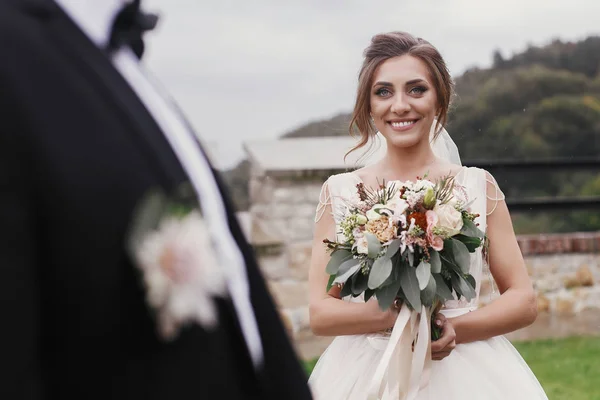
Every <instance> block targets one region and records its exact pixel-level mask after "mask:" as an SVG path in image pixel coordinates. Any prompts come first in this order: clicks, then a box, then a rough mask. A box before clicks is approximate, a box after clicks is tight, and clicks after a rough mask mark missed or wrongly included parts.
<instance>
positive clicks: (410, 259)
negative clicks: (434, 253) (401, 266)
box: [406, 250, 415, 267]
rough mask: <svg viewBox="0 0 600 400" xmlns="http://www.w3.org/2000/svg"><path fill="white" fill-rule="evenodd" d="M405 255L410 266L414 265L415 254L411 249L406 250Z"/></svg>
mask: <svg viewBox="0 0 600 400" xmlns="http://www.w3.org/2000/svg"><path fill="white" fill-rule="evenodd" d="M406 253H407V254H406V256H407V257H408V263H409V264H410V266H411V267H412V266H414V265H415V255H414V253H413V252H412V251H410V250H407V252H406Z"/></svg>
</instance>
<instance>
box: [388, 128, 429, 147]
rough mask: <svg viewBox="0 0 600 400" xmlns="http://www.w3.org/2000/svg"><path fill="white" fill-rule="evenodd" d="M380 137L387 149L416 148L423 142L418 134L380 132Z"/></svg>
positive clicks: (421, 136)
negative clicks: (381, 136)
mask: <svg viewBox="0 0 600 400" xmlns="http://www.w3.org/2000/svg"><path fill="white" fill-rule="evenodd" d="M382 135H383V137H385V141H386V142H387V145H388V147H389V146H393V147H397V148H408V147H413V146H416V145H417V144H418V143H419V142H421V140H423V135H422V134H421V133H420V132H406V133H398V132H385V133H383V132H382Z"/></svg>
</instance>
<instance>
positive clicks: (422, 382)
mask: <svg viewBox="0 0 600 400" xmlns="http://www.w3.org/2000/svg"><path fill="white" fill-rule="evenodd" d="M456 181H457V182H458V183H459V184H461V185H462V186H463V187H464V188H465V189H466V192H467V195H468V198H469V200H473V201H474V202H473V204H472V206H471V207H472V212H474V213H478V214H479V215H480V217H479V218H478V220H477V222H479V224H480V227H481V228H482V229H483V230H485V227H486V198H490V199H495V200H496V201H497V200H499V199H501V198H503V195H502V192H501V191H500V189H499V188H498V186H497V184H496V182H495V181H494V180H493V178H491V176H489V175H488V174H487V173H486V172H485V171H484V170H481V169H478V168H465V167H463V168H462V169H461V170H460V172H459V173H458V174H457V175H456ZM360 182H361V181H360V178H359V177H358V175H356V174H355V173H344V174H339V175H334V176H332V177H330V178H329V179H328V181H327V183H326V185H324V187H327V188H328V190H329V196H328V199H327V200H326V201H325V203H327V204H331V207H332V211H333V216H334V219H335V220H336V224H337V223H339V220H338V219H337V218H336V216H337V215H339V212H336V210H337V209H340V208H342V207H344V205H343V199H344V198H348V197H349V196H352V195H353V194H354V192H355V188H356V184H357V183H360ZM488 184H489V186H488ZM487 187H493V188H495V189H494V192H495V193H486V188H487ZM321 201H322V203H323V199H321ZM483 267H484V260H483V257H482V254H481V249H479V250H477V252H476V253H474V254H472V258H471V271H470V272H471V274H472V275H473V277H474V278H475V280H476V282H477V287H476V292H477V296H476V298H475V299H473V300H472V301H470V302H467V301H465V300H464V299H462V300H453V301H448V302H447V303H446V304H445V305H444V309H443V310H442V313H443V314H444V315H446V316H447V317H450V318H451V317H456V316H458V315H461V314H464V313H467V312H470V311H473V310H475V309H476V308H477V306H478V301H479V290H480V282H481V276H482V272H483ZM344 300H345V301H363V300H362V299H361V298H356V299H354V298H352V297H349V298H345V299H344ZM392 335H393V334H392ZM389 342H390V334H385V333H373V334H365V335H349V336H339V337H337V338H335V339H334V341H333V342H332V343H331V345H330V346H329V347H328V348H327V350H326V351H325V352H324V353H323V354H322V356H321V358H320V359H319V361H318V362H317V364H316V366H315V368H314V370H313V372H312V375H311V376H310V379H309V385H310V387H311V390H312V392H313V395H314V397H315V399H316V400H367V399H378V400H379V399H385V400H405V399H407V400H414V399H416V400H440V399H450V400H500V399H502V400H505V399H510V400H521V399H522V400H536V399H547V397H546V395H545V393H544V390H543V389H542V387H541V385H540V384H539V382H538V380H537V379H536V377H535V376H534V374H533V373H532V372H531V370H530V369H529V367H528V366H527V364H526V363H525V361H524V360H523V358H522V357H521V356H520V354H519V353H518V352H517V350H516V349H515V348H514V347H513V346H512V345H511V343H510V342H509V341H508V340H507V339H506V338H504V337H503V336H498V337H494V338H491V339H488V340H482V341H478V342H473V343H466V344H459V345H457V346H456V349H455V350H454V351H453V352H452V353H451V354H450V355H449V356H448V357H446V358H445V359H444V360H442V361H428V362H429V364H430V367H428V368H427V371H426V372H423V373H422V372H418V373H417V374H418V375H420V376H418V377H417V381H416V382H417V383H416V385H415V384H414V382H415V381H414V380H413V381H412V382H413V384H412V386H415V387H414V388H413V390H408V388H404V389H401V390H404V394H399V392H398V391H397V390H396V391H393V390H392V391H387V392H385V391H384V392H380V393H379V394H377V395H373V392H372V390H370V388H372V387H373V383H374V382H373V381H374V380H375V381H378V382H376V383H377V386H379V385H381V386H386V387H392V388H393V387H395V388H398V387H401V386H402V385H404V386H407V384H406V382H407V379H408V377H406V376H394V374H390V372H389V368H386V371H387V372H386V374H384V375H382V376H381V378H378V377H374V375H375V374H376V371H377V370H378V369H381V365H380V364H386V362H385V361H383V362H381V360H382V358H384V357H385V356H384V353H385V351H386V348H387V347H388V343H389ZM399 343H400V342H399ZM404 343H406V342H404ZM409 346H410V344H409ZM390 347H391V346H390ZM389 350H390V349H388V351H389ZM415 353H416V351H415ZM404 354H405V355H406V354H409V356H408V357H414V354H412V353H411V352H404ZM395 356H397V354H394V355H393V356H392V358H393V357H395ZM410 362H412V364H415V363H417V362H418V360H415V359H411V360H410ZM408 369H409V370H410V367H408ZM404 375H406V374H404ZM408 375H410V373H409V374H408ZM378 376H379V375H378ZM406 392H408V393H406ZM381 393H383V394H381Z"/></svg>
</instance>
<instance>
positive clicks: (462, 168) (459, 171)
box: [348, 165, 469, 185]
mask: <svg viewBox="0 0 600 400" xmlns="http://www.w3.org/2000/svg"><path fill="white" fill-rule="evenodd" d="M468 168H469V167H466V166H464V165H462V166H461V167H460V169H459V170H458V172H457V173H456V174H454V176H453V177H454V179H457V178H458V177H459V175H461V174H462V172H463V171H465V170H467V169H468ZM348 174H349V175H352V176H353V177H354V178H356V179H357V180H358V181H359V182H360V183H362V184H363V185H366V183H365V181H364V180H363V179H362V178H361V177H360V176H359V175H358V174H357V173H356V171H350V172H348ZM387 182H402V181H401V180H400V179H394V180H390V181H387Z"/></svg>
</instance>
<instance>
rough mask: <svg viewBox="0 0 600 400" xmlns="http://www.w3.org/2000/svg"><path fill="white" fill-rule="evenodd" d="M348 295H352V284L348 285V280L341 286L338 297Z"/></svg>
mask: <svg viewBox="0 0 600 400" xmlns="http://www.w3.org/2000/svg"><path fill="white" fill-rule="evenodd" d="M350 295H352V285H350V282H348V284H347V285H344V286H342V291H341V292H340V297H341V298H342V299H343V298H344V297H348V296H350Z"/></svg>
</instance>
